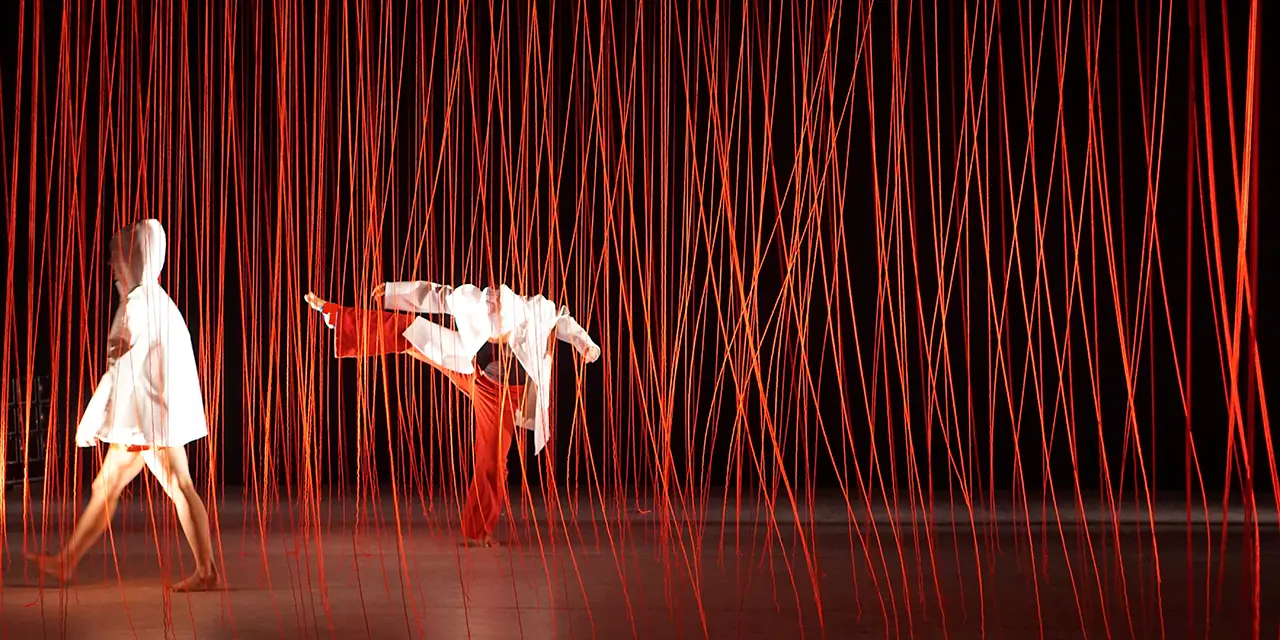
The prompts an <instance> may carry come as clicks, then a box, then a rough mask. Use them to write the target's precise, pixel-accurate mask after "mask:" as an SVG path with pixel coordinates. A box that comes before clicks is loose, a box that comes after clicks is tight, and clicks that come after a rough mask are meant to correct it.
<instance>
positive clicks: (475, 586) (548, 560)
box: [0, 492, 1280, 640]
mask: <svg viewBox="0 0 1280 640" xmlns="http://www.w3.org/2000/svg"><path fill="white" fill-rule="evenodd" d="M37 500H38V499H37ZM149 500H150V501H151V504H150V505H149V504H148V502H149ZM562 502H563V503H564V504H570V505H571V504H573V500H572V499H571V497H564V496H562ZM6 503H7V511H6V517H5V525H6V526H5V529H6V532H7V538H6V541H5V546H4V557H3V565H2V567H3V588H2V589H0V637H5V638H36V637H65V638H122V637H139V638H161V637H177V638H186V637H199V638H224V637H225V638H233V637H235V638H277V637H281V638H341V639H344V640H345V639H350V638H593V637H602V638H611V639H614V638H623V637H627V638H630V637H642V638H650V637H656V638H696V637H712V638H800V637H805V638H808V637H830V638H906V637H917V638H935V637H950V638H977V637H989V638H1037V637H1045V638H1079V637H1100V638H1101V637H1108V636H1110V637H1133V638H1158V637H1170V638H1185V637H1212V638H1244V637H1253V636H1254V628H1253V627H1254V623H1255V622H1256V623H1257V625H1258V633H1259V634H1260V635H1261V637H1264V638H1275V637H1277V635H1278V634H1280V545H1277V543H1276V524H1275V519H1274V514H1272V517H1271V518H1270V519H1269V520H1267V521H1266V523H1265V524H1264V525H1263V526H1262V530H1263V537H1262V542H1261V544H1260V553H1259V554H1258V555H1257V563H1256V564H1257V566H1258V568H1259V569H1260V573H1261V575H1262V582H1261V590H1260V592H1259V594H1258V601H1259V602H1260V605H1261V606H1260V610H1261V613H1260V614H1259V615H1258V616H1254V615H1253V614H1252V613H1251V606H1250V599H1251V598H1250V591H1249V590H1248V589H1247V588H1246V586H1247V584H1251V582H1249V575H1250V573H1249V571H1247V568H1248V565H1250V564H1253V563H1251V562H1247V561H1246V555H1245V552H1244V543H1243V541H1244V539H1243V537H1242V536H1240V535H1239V533H1229V535H1228V536H1227V537H1226V538H1225V547H1224V543H1223V538H1222V537H1221V536H1220V532H1221V530H1222V529H1221V512H1220V509H1219V513H1218V514H1215V515H1213V516H1211V518H1210V519H1211V520H1213V521H1214V524H1213V537H1212V540H1210V539H1209V538H1208V537H1206V535H1205V525H1204V524H1203V516H1200V517H1198V518H1197V520H1198V522H1196V523H1193V526H1192V530H1193V534H1192V535H1191V537H1190V538H1188V535H1187V526H1186V516H1187V514H1186V507H1185V504H1179V503H1178V502H1176V501H1170V502H1168V503H1166V504H1164V505H1163V506H1160V507H1158V508H1157V509H1154V510H1153V512H1152V513H1153V515H1155V520H1156V524H1155V525H1154V527H1153V526H1152V525H1151V524H1150V523H1149V520H1148V518H1147V517H1146V515H1145V514H1144V513H1143V511H1144V509H1138V508H1136V507H1134V506H1131V507H1130V508H1129V509H1127V510H1125V511H1123V512H1120V513H1119V514H1118V515H1119V516H1120V518H1119V520H1120V521H1121V523H1122V524H1121V525H1120V526H1112V525H1110V524H1107V523H1108V522H1111V521H1112V518H1110V517H1109V515H1108V514H1110V513H1111V512H1110V511H1109V510H1107V509H1103V508H1102V507H1101V506H1100V505H1093V506H1091V507H1088V508H1082V509H1080V510H1078V512H1077V513H1075V514H1070V513H1064V514H1062V517H1061V519H1062V520H1064V522H1063V524H1062V525H1061V526H1059V525H1058V524H1057V523H1056V521H1055V520H1054V519H1053V512H1052V505H1051V504H1050V505H1049V509H1048V510H1046V511H1045V512H1044V514H1042V512H1041V509H1040V508H1039V507H1038V506H1037V505H1032V508H1028V509H1025V510H1024V509H1022V508H1021V507H1019V508H1016V509H1015V508H1013V506H1012V501H1009V502H1007V503H1006V504H1005V506H1004V507H1003V508H1001V509H998V510H995V511H994V512H985V513H983V514H978V515H979V516H980V517H975V518H974V519H973V520H974V521H976V523H977V524H973V523H971V522H970V520H969V518H968V515H967V510H965V509H964V508H963V507H962V506H957V509H958V510H959V511H958V513H956V514H954V515H953V514H952V511H951V505H949V504H946V505H940V506H938V507H935V508H934V510H933V511H932V512H931V517H930V521H929V522H926V520H925V513H924V512H923V511H922V510H920V509H917V510H916V512H915V513H914V514H913V513H912V512H911V510H910V509H909V508H908V507H906V506H903V505H900V506H899V508H898V509H897V510H894V509H888V508H880V509H876V510H872V512H870V513H864V512H865V509H864V508H858V509H855V515H856V516H857V517H855V518H852V519H851V518H849V517H848V510H847V508H846V505H845V502H844V501H843V500H842V499H838V498H834V499H833V498H828V499H824V500H818V501H816V502H815V503H814V504H813V505H811V507H806V508H805V509H803V510H802V513H800V514H799V516H798V518H797V515H796V514H794V513H792V512H791V508H790V507H789V506H785V507H784V506H779V507H778V508H777V509H775V513H776V514H777V515H776V517H775V518H774V519H772V523H771V519H770V518H767V517H761V515H760V514H761V513H762V510H761V509H760V508H756V507H754V506H753V507H747V506H743V507H742V508H737V507H735V506H734V505H733V504H732V503H730V506H729V509H728V511H727V512H728V514H729V516H726V515H724V514H725V510H724V509H723V507H722V503H723V501H722V500H721V499H715V500H711V501H709V503H708V505H707V507H706V508H705V510H704V509H703V508H702V507H698V508H696V509H692V512H695V513H702V514H704V515H702V516H699V517H697V518H684V517H678V518H666V519H665V520H666V521H667V522H668V523H669V525H668V526H665V527H664V526H663V525H662V524H661V523H662V521H663V520H664V518H659V517H658V515H657V514H659V513H662V512H663V511H664V509H663V508H662V507H661V506H658V505H654V504H652V503H651V502H648V503H646V504H639V503H637V501H636V500H634V499H633V500H627V501H621V502H619V503H618V505H616V506H617V509H616V510H614V509H611V511H612V512H613V515H611V516H609V517H604V514H603V513H601V512H599V510H598V509H597V512H596V513H595V514H594V515H592V514H591V513H590V510H589V509H585V508H584V509H582V510H579V511H577V513H576V514H575V513H574V510H573V509H572V508H566V509H565V510H564V513H563V517H549V516H548V515H547V511H546V509H545V508H542V507H541V506H539V507H537V508H522V507H518V508H517V509H516V512H517V513H516V517H515V519H514V520H512V521H509V522H507V523H506V524H504V525H503V528H502V534H501V538H502V540H503V542H504V544H502V545H500V546H497V547H493V548H471V547H464V546H460V545H459V544H458V542H457V541H458V536H457V533H456V523H455V522H452V520H451V519H450V518H449V514H450V513H452V512H453V511H456V507H450V506H447V505H444V506H437V507H435V508H424V506H423V504H422V502H421V501H419V500H418V499H417V498H415V499H414V500H413V501H412V503H410V504H404V503H403V502H402V506H401V508H400V509H399V510H397V509H395V508H394V507H393V504H394V501H393V500H392V499H391V498H389V497H383V498H380V499H378V500H376V501H363V502H358V501H356V500H344V501H337V500H332V501H326V502H325V503H324V504H322V505H320V507H319V508H318V509H311V510H306V509H300V508H296V507H294V508H289V507H283V506H281V507H278V508H275V509H271V510H268V511H264V510H258V509H255V508H253V507H246V506H245V505H246V503H249V504H252V503H253V501H252V500H245V499H242V498H240V497H239V496H236V497H235V498H234V499H228V500H223V501H222V502H220V504H219V505H218V512H217V516H218V522H219V528H220V532H219V533H220V535H219V539H220V554H221V566H222V567H223V569H224V573H225V578H226V589H225V590H224V591H220V592H213V593H200V594H191V595H186V594H168V593H167V592H166V590H165V588H164V585H165V584H167V583H172V582H174V581H176V580H177V579H179V578H180V577H181V575H180V574H181V573H182V570H181V567H180V564H182V563H185V564H186V565H187V566H188V567H189V566H190V554H189V551H188V550H187V549H186V548H185V545H184V544H183V543H182V542H181V537H180V536H181V534H180V531H179V530H178V528H177V524H176V521H175V519H174V518H173V517H172V514H171V513H170V511H169V509H168V505H167V503H164V502H162V501H156V499H155V498H154V497H152V498H150V499H148V498H147V497H146V496H144V495H142V492H138V493H135V494H133V495H132V496H131V497H130V498H129V499H128V500H127V501H126V504H124V505H123V506H122V512H121V513H120V514H119V515H118V516H117V518H116V520H115V521H114V525H113V534H112V535H111V536H110V537H108V538H106V539H104V541H103V543H102V544H101V545H99V546H97V547H95V548H94V550H93V551H92V552H91V553H90V555H89V556H88V557H86V558H85V560H84V563H83V564H82V565H81V567H80V570H79V572H78V574H77V577H76V580H75V582H74V583H73V584H71V585H68V586H66V587H65V588H59V587H58V586H57V585H51V584H47V583H42V581H41V579H40V577H39V576H38V575H37V574H36V572H35V571H34V570H33V569H32V568H31V567H30V566H29V565H27V564H26V563H25V562H24V561H23V560H22V552H23V549H24V546H25V547H26V548H28V549H32V550H35V549H41V548H52V547H54V546H56V544H57V542H58V541H60V540H61V539H62V537H64V536H65V535H66V528H67V527H69V526H70V524H71V523H72V522H73V517H74V515H73V509H71V508H70V500H68V501H66V502H65V503H58V504H56V508H55V506H51V507H50V508H48V509H43V508H42V507H41V505H40V504H39V503H38V502H33V503H32V504H30V505H29V506H27V507H26V508H25V509H24V507H23V503H22V500H21V497H20V496H14V495H12V493H10V495H9V496H8V500H7V501H6ZM712 503H714V504H712ZM1062 509H1063V510H1065V511H1072V509H1073V507H1072V505H1062ZM766 511H767V510H766ZM669 512H670V511H669ZM24 513H25V517H24ZM308 513H309V516H308V515H307V514H308ZM397 513H398V514H399V519H398V521H397V517H396V515H397ZM1019 513H1022V516H1021V517H1019V516H1018V514H1019ZM1079 513H1083V514H1084V518H1083V519H1084V520H1086V521H1087V523H1088V526H1082V525H1081V524H1080V520H1081V518H1080V516H1079ZM261 514H268V515H269V516H270V517H263V516H262V515H261ZM1028 515H1029V516H1031V520H1032V522H1031V523H1030V524H1028V523H1027V521H1026V516H1028ZM735 519H736V520H737V522H735ZM1229 519H1230V520H1232V522H1233V523H1232V524H1230V525H1229V527H1228V531H1229V532H1233V531H1234V532H1239V531H1241V530H1242V528H1243V524H1242V522H1241V516H1240V514H1239V513H1238V512H1236V513H1233V514H1232V515H1231V516H1229ZM797 520H798V521H800V522H802V523H803V525H802V526H801V527H799V528H797V525H796V524H795V523H796V522H797ZM1046 523H1047V526H1045V524H1046ZM42 529H45V530H44V531H42ZM797 531H803V535H798V534H797ZM157 532H158V533H157ZM1153 539H1154V541H1155V545H1154V547H1153ZM1157 551H1158V563H1157V553H1155V552H1157ZM162 558H164V561H163V562H162V561H161V559H162ZM1157 567H1158V573H1159V577H1158V578H1157Z"/></svg>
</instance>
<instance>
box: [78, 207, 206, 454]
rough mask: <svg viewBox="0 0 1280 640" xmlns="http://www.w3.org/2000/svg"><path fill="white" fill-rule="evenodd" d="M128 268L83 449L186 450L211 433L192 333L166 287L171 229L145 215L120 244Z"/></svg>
mask: <svg viewBox="0 0 1280 640" xmlns="http://www.w3.org/2000/svg"><path fill="white" fill-rule="evenodd" d="M114 243H115V245H116V247H117V250H118V251H119V252H120V257H121V262H122V263H123V265H124V269H123V270H124V273H123V274H121V273H117V274H116V287H117V289H119V290H120V293H121V300H120V306H119V307H118V308H117V309H116V315H115V319H114V320H112V322H111V331H110V335H109V337H108V342H107V345H108V346H107V365H108V366H107V372H106V373H105V374H104V375H103V376H102V380H101V381H100V382H99V383H98V387H97V389H96V390H95V391H94V394H93V397H92V398H91V399H90V401H89V406H88V407H87V408H86V409H85V413H84V416H83V417H82V418H81V420H80V425H79V427H78V428H77V429H76V440H77V441H78V442H79V443H81V446H91V445H92V437H93V436H96V438H97V439H98V440H101V441H103V442H109V443H113V444H123V445H137V446H152V447H178V446H182V445H185V444H187V443H189V442H192V441H194V440H198V439H200V438H203V437H205V436H207V435H209V431H208V426H207V424H206V422H205V414H204V400H203V397H202V395H201V393H200V378H199V374H198V373H197V371H196V358H195V351H194V350H193V349H192V345H191V334H190V333H189V332H188V330H187V323H186V321H185V320H184V319H183V317H182V313H181V312H180V311H178V308H177V306H176V305H174V303H173V299H171V298H170V297H169V294H168V293H166V292H165V290H164V289H163V288H161V286H160V282H159V277H160V270H161V269H162V268H163V267H164V260H165V250H166V242H165V233H164V228H163V227H162V226H161V225H160V223H159V222H158V221H156V220H145V221H142V222H139V223H137V224H135V225H132V226H130V227H127V228H125V229H124V230H122V231H121V232H120V233H118V234H117V235H116V237H115V241H114Z"/></svg>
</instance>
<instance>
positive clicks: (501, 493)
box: [306, 282, 600, 546]
mask: <svg viewBox="0 0 1280 640" xmlns="http://www.w3.org/2000/svg"><path fill="white" fill-rule="evenodd" d="M374 297H375V299H378V298H380V299H382V301H383V303H382V306H383V308H384V309H386V311H378V310H367V309H354V308H351V307H343V306H339V305H336V304H333V303H330V302H328V301H325V300H323V299H321V298H320V297H319V296H317V295H316V294H314V293H310V294H307V296H306V300H307V303H308V304H309V305H311V308H313V309H315V310H316V311H319V312H321V313H322V314H324V318H325V322H326V324H328V326H329V327H330V328H332V329H333V330H334V355H335V356H336V357H339V358H352V357H363V356H374V355H382V354H406V355H409V356H412V357H414V358H417V359H419V360H422V361H423V362H426V363H427V364H429V365H431V366H432V367H434V368H436V369H438V370H440V371H441V372H443V373H444V374H445V375H447V376H448V377H449V379H450V380H452V381H453V383H454V385H456V386H457V387H458V388H459V389H461V390H462V391H463V392H464V393H466V394H468V395H469V396H470V397H471V400H472V403H473V404H474V406H475V430H476V433H475V442H476V444H475V468H474V473H473V476H472V480H471V486H470V487H469V488H468V490H467V499H466V505H465V506H464V508H463V512H462V533H463V535H464V536H465V537H466V538H467V539H468V540H469V541H471V542H472V543H477V544H480V545H482V546H488V545H490V544H492V535H493V530H494V528H495V527H496V526H497V523H498V518H499V516H500V515H501V513H502V507H503V506H504V505H505V504H506V501H507V494H506V488H507V483H506V470H507V464H506V460H507V453H508V451H509V449H510V446H511V439H512V437H513V436H514V434H515V427H516V426H517V425H519V426H522V427H524V428H527V429H530V430H532V431H533V433H534V453H535V455H536V454H537V453H540V452H541V451H542V448H543V447H544V446H545V445H546V443H547V439H548V437H549V434H550V426H549V425H548V423H547V422H548V408H549V405H550V381H551V369H552V361H553V356H554V353H555V349H554V347H555V342H556V341H557V340H561V341H564V342H567V343H569V344H570V345H572V346H573V347H574V348H575V349H576V350H577V352H578V354H579V355H580V356H581V357H582V358H583V360H584V361H586V362H594V361H595V360H596V359H598V358H599V357H600V347H599V346H597V345H596V343H595V342H594V341H592V340H591V336H590V335H588V334H587V332H586V330H584V329H583V328H582V326H581V325H579V324H578V322H577V321H576V320H574V319H573V316H571V315H569V312H568V309H567V308H565V307H560V308H559V309H557V308H556V306H555V304H553V303H552V302H551V301H550V300H547V299H546V298H544V297H542V296H540V295H539V296H534V297H532V298H526V297H524V296H521V295H518V294H516V293H514V292H513V291H512V290H511V289H510V288H508V287H507V286H505V285H504V286H501V287H489V288H485V289H479V288H477V287H475V286H473V285H463V286H460V287H457V288H453V287H449V286H445V285H440V284H435V283H431V282H391V283H386V284H383V285H380V286H379V287H378V288H377V289H376V290H375V291H374ZM420 313H438V314H450V315H452V316H453V318H454V321H455V326H456V327H457V329H456V330H454V329H449V328H447V327H443V326H441V325H438V324H436V323H434V322H431V321H429V320H427V319H426V318H423V317H421V316H419V315H417V314H420Z"/></svg>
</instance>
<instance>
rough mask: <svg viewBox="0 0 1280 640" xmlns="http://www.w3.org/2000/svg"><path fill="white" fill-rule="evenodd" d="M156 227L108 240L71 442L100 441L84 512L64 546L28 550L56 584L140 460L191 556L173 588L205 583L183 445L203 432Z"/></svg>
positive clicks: (208, 549)
mask: <svg viewBox="0 0 1280 640" xmlns="http://www.w3.org/2000/svg"><path fill="white" fill-rule="evenodd" d="M165 248H166V247H165V233H164V228H163V227H161V226H160V223H159V222H158V221H156V220H146V221H143V222H139V223H137V224H134V225H131V226H129V227H126V228H125V229H124V230H122V231H121V232H120V233H118V234H116V237H115V238H114V239H113V240H112V243H111V270H112V274H113V275H114V277H115V283H116V287H117V289H118V290H119V292H120V295H121V300H120V306H119V307H118V308H117V310H116V315H115V319H114V320H113V321H112V323H111V331H110V335H109V337H108V341H107V365H108V366H107V372H106V373H105V374H104V375H103V376H102V380H101V381H100V382H99V383H98V387H97V389H96V390H95V391H94V394H93V397H92V398H91V399H90V401H89V406H88V407H87V408H86V409H85V413H84V416H83V417H82V418H81V420H80V425H79V427H78V428H77V429H76V444H77V445H78V446H80V447H93V446H96V445H97V444H98V443H99V442H103V443H106V444H107V445H108V449H107V454H106V457H105V458H104V459H103V461H102V469H101V470H100V471H99V472H98V477H97V478H96V479H94V481H93V493H92V496H91V497H90V498H89V504H88V505H87V506H86V507H85V511H84V515H82V516H81V518H80V520H79V522H77V523H76V528H75V531H74V532H73V533H72V534H71V539H70V540H68V541H67V544H66V546H65V547H64V548H63V549H62V550H61V551H59V552H58V553H56V554H54V555H49V556H31V559H32V560H33V561H35V562H36V563H37V564H38V565H39V566H40V568H41V569H42V570H43V571H44V572H45V573H48V574H49V575H52V576H54V577H55V578H57V579H59V580H61V581H64V582H65V581H67V580H70V579H71V577H72V576H73V575H74V574H75V568H76V565H77V564H78V563H79V562H80V558H81V557H83V556H84V553H85V552H86V551H87V550H88V549H89V546H90V545H92V544H93V542H94V541H95V540H96V539H97V538H98V536H100V535H102V533H103V532H104V531H106V529H107V527H108V526H110V523H111V516H112V514H113V513H114V512H115V507H116V503H117V502H118V500H119V498H120V493H121V492H122V491H124V488H125V486H127V485H128V484H129V482H131V481H132V480H133V479H134V477H136V476H137V475H138V472H139V471H141V470H142V467H143V466H144V465H145V466H146V467H147V468H148V469H150V470H151V473H153V474H154V475H155V477H156V479H157V480H159V482H160V486H161V487H163V489H164V492H165V494H167V495H168V496H169V499H170V500H172V501H173V504H174V506H175V507H177V509H178V519H179V521H180V522H181V523H182V530H183V533H185V534H186V537H187V542H188V543H190V545H191V550H192V552H193V554H194V555H195V571H194V572H193V573H192V574H191V575H190V576H189V577H188V578H186V579H185V580H183V581H181V582H179V583H178V584H176V585H174V587H173V589H174V590H175V591H203V590H208V589H211V588H214V587H215V586H216V585H217V583H218V573H217V570H216V569H215V567H214V562H213V544H212V541H211V536H210V533H209V516H208V513H207V512H206V511H205V508H204V503H203V502H202V501H201V500H200V495H199V494H198V493H196V490H195V485H194V483H192V481H191V471H190V469H189V468H188V466H187V454H186V450H185V448H184V445H186V444H187V443H189V442H192V441H195V440H198V439H200V438H203V437H205V436H207V435H209V431H208V427H207V425H206V423H205V416H204V401H203V399H202V398H201V393H200V380H199V377H198V374H197V373H196V359H195V352H194V351H193V349H192V346H191V335H190V333H188V331H187V324H186V321H185V320H183V318H182V313H181V312H179V311H178V308H177V306H175V305H174V303H173V300H172V299H171V298H170V297H169V294H168V293H166V292H165V290H164V289H163V288H161V286H160V283H159V276H160V270H161V268H162V267H163V266H164V260H165Z"/></svg>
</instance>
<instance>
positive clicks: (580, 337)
mask: <svg viewBox="0 0 1280 640" xmlns="http://www.w3.org/2000/svg"><path fill="white" fill-rule="evenodd" d="M556 339H557V340H560V341H562V342H567V343H569V344H570V345H572V346H573V348H574V349H576V350H577V352H578V355H580V356H582V359H583V360H584V361H586V362H595V361H596V360H598V359H599V358H600V346H599V345H597V344H596V343H595V341H594V340H592V339H591V334H589V333H587V330H586V329H583V328H582V325H580V324H578V321H577V320H574V319H573V316H571V315H569V314H568V313H564V314H562V315H561V316H560V319H559V320H557V321H556Z"/></svg>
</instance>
